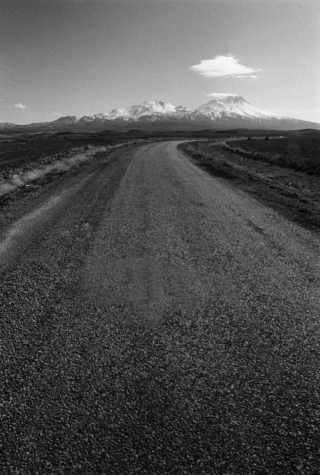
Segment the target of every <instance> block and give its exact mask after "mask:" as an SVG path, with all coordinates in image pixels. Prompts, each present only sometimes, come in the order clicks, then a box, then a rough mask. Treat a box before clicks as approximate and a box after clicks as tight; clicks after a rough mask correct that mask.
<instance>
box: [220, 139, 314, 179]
mask: <svg viewBox="0 0 320 475" xmlns="http://www.w3.org/2000/svg"><path fill="white" fill-rule="evenodd" d="M227 148H228V150H230V151H235V152H237V153H238V154H240V155H241V154H243V155H245V156H247V157H248V158H253V159H257V160H260V161H264V162H266V163H271V164H273V165H278V166H280V167H286V168H292V169H294V170H297V171H302V172H304V173H307V174H309V175H317V176H320V133H317V132H315V133H305V134H292V135H290V136H284V137H283V138H276V139H273V138H272V139H271V138H270V139H269V140H266V139H265V138H264V139H251V140H248V139H246V140H237V141H232V142H229V143H228V145H227ZM234 149H236V150H234ZM246 152H249V153H246Z"/></svg>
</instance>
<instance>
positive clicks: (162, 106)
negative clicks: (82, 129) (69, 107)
mask: <svg viewBox="0 0 320 475" xmlns="http://www.w3.org/2000/svg"><path fill="white" fill-rule="evenodd" d="M210 97H211V99H210V100H209V101H208V102H206V103H204V104H202V105H200V106H199V107H197V108H195V109H190V108H188V107H186V106H183V105H180V106H174V105H173V104H171V103H170V102H168V101H165V100H163V99H161V100H156V101H145V102H142V103H141V104H135V105H132V106H130V107H127V108H119V109H112V110H111V111H110V112H108V113H104V112H100V113H98V114H93V115H86V116H83V117H78V116H70V115H69V116H63V117H60V118H58V119H56V120H54V121H52V122H44V123H42V125H43V126H49V127H55V126H57V127H61V126H76V125H78V126H92V127H109V126H113V127H114V128H117V127H119V128H126V127H127V126H129V125H130V124H131V125H130V127H132V126H134V127H137V126H139V127H144V126H145V127H149V128H150V127H151V128H155V127H157V126H160V128H166V127H168V128H169V129H175V128H177V129H179V128H182V129H188V130H193V129H199V127H204V128H210V129H217V128H223V129H228V128H231V129H233V128H239V127H242V128H261V127H263V128H266V129H275V130H286V129H287V130H297V129H301V128H311V127H313V128H316V129H320V124H318V123H314V122H309V121H304V120H299V119H293V118H290V117H284V116H280V115H278V114H274V113H271V112H266V111H262V110H260V109H258V108H256V107H255V106H253V105H251V104H250V103H249V102H247V101H246V100H245V99H244V98H243V97H242V96H240V95H238V94H231V93H230V94H229V93H213V94H210ZM32 125H34V126H35V125H36V126H38V127H39V126H41V123H37V124H29V126H32ZM0 127H1V124H0ZM10 127H12V125H11V124H10ZM2 128H3V127H2Z"/></svg>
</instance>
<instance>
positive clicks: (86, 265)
mask: <svg viewBox="0 0 320 475" xmlns="http://www.w3.org/2000/svg"><path fill="white" fill-rule="evenodd" d="M176 145H177V143H176V142H161V143H154V144H147V145H143V146H135V147H127V148H126V147H123V148H121V149H119V150H117V151H116V152H114V153H113V154H109V155H107V154H106V155H105V156H101V157H100V158H99V159H98V160H97V161H96V162H95V163H94V164H92V165H90V166H89V165H88V166H86V167H85V168H83V169H81V170H80V171H77V172H74V173H73V174H70V173H69V174H68V175H67V176H66V177H64V178H61V179H60V180H58V181H57V182H53V183H51V184H48V185H47V186H45V187H44V188H43V190H42V191H41V192H37V193H34V195H33V194H32V193H31V194H29V195H28V196H26V198H25V199H22V200H18V201H17V202H13V203H11V204H9V205H7V206H6V207H5V208H3V210H2V211H1V213H0V226H1V227H0V229H1V231H0V299H1V302H0V312H1V319H0V335H1V360H0V365H1V367H0V369H1V371H0V423H1V430H0V473H1V474H14V475H18V474H30V475H36V474H39V475H44V474H47V473H53V474H68V475H69V474H86V475H89V474H90V475H91V474H105V475H113V474H121V475H126V474H147V475H156V474H161V475H164V474H168V475H169V474H188V475H198V474H206V475H214V474H218V475H220V474H223V475H227V474H228V475H239V474H245V475H248V474H272V475H274V474H282V475H283V474H318V473H319V466H320V443H319V442H320V405H319V403H320V401H319V399H320V381H319V379H320V370H319V346H320V343H319V342H320V339H319V337H320V332H319V314H320V291H319V289H320V285H319V284H320V272H319V270H320V243H319V237H318V236H317V235H316V234H312V233H311V232H309V231H307V230H305V229H303V228H300V227H299V226H298V225H295V224H293V223H289V222H287V221H286V220H285V219H284V218H283V217H281V216H280V215H278V214H276V212H275V211H273V210H271V209H269V208H267V207H264V206H263V205H262V204H261V203H259V202H257V201H256V200H255V199H254V198H252V197H250V196H249V195H247V194H246V193H244V192H242V191H240V190H238V189H237V188H236V186H235V185H232V184H229V183H228V182H225V181H223V180H222V179H219V178H214V177H212V176H210V175H208V174H207V173H206V172H205V171H203V170H201V169H200V168H198V167H196V166H195V165H193V164H192V163H191V162H190V161H189V160H188V158H186V157H185V156H184V155H183V154H182V152H179V151H178V150H177V148H176Z"/></svg>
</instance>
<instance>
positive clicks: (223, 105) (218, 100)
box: [197, 94, 281, 120]
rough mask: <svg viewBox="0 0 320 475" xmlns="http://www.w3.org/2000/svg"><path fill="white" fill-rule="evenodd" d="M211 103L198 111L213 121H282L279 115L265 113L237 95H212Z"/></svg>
mask: <svg viewBox="0 0 320 475" xmlns="http://www.w3.org/2000/svg"><path fill="white" fill-rule="evenodd" d="M211 97H213V98H212V99H211V100H210V101H209V102H207V103H206V104H203V105H202V106H200V107H198V109H197V111H198V112H200V113H202V114H204V115H205V116H206V117H209V118H210V119H212V120H215V119H217V118H226V117H232V118H243V119H245V120H257V119H258V120H259V119H260V120H265V119H280V118H281V117H280V116H279V115H277V114H272V113H270V112H264V111H261V110H259V109H257V108H256V107H254V106H252V105H251V104H249V102H247V101H245V100H244V99H243V97H241V96H239V95H237V94H211Z"/></svg>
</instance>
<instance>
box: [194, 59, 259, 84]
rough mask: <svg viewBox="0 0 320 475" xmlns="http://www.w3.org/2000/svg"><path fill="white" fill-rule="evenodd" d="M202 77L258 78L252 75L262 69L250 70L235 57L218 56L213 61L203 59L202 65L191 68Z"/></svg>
mask: <svg viewBox="0 0 320 475" xmlns="http://www.w3.org/2000/svg"><path fill="white" fill-rule="evenodd" d="M190 69H191V71H194V72H196V73H198V74H200V75H201V76H205V77H207V78H223V77H224V78H230V77H236V78H243V77H246V78H248V77H249V78H255V79H256V78H257V76H256V75H254V74H252V73H256V72H259V71H260V69H254V68H250V67H248V66H244V65H243V64H240V63H239V60H238V59H237V58H236V57H235V56H216V57H215V58H213V59H203V60H202V61H201V63H199V64H195V65H194V66H191V67H190Z"/></svg>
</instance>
